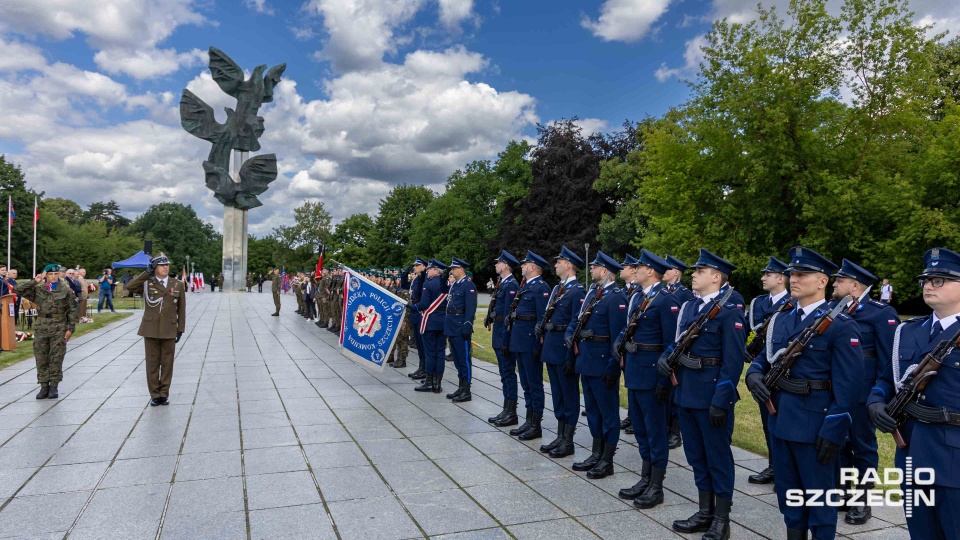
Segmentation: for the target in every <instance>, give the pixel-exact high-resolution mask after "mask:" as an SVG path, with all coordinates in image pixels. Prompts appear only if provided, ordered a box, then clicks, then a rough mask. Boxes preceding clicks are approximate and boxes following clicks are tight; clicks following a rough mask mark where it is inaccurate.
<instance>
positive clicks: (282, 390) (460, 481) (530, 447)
mask: <svg viewBox="0 0 960 540" xmlns="http://www.w3.org/2000/svg"><path fill="white" fill-rule="evenodd" d="M283 304H284V306H285V307H284V308H283V310H282V311H281V316H280V317H271V316H270V313H271V312H272V311H273V309H272V300H271V298H270V295H269V294H257V293H253V294H244V293H232V294H231V293H227V294H214V293H202V294H191V295H189V296H188V316H187V320H188V322H187V331H186V333H185V335H184V338H183V339H182V340H181V342H180V343H179V344H178V346H177V358H176V364H175V371H174V377H173V384H172V387H171V394H170V401H171V404H170V405H169V406H165V407H149V406H148V403H147V402H148V400H149V396H148V394H147V392H146V388H145V385H144V379H145V376H144V371H143V370H144V367H143V344H142V342H141V339H140V338H139V337H137V336H136V329H137V327H138V324H139V316H140V314H139V313H137V314H135V316H134V317H130V318H128V319H125V320H124V321H120V322H118V323H116V324H115V325H113V326H109V327H107V328H104V329H100V330H97V331H94V332H91V333H89V334H85V335H84V336H81V337H79V338H76V339H74V340H72V341H71V342H70V343H69V347H68V353H67V357H66V361H65V363H64V381H63V383H61V385H60V393H61V398H60V399H59V400H56V401H54V400H43V401H37V400H35V399H34V398H33V395H34V393H35V392H36V384H35V371H34V368H33V361H32V360H28V361H25V362H21V363H18V364H15V365H13V366H9V367H7V368H5V369H3V370H0V538H32V539H35V538H58V539H65V538H70V539H78V538H79V539H85V538H96V539H110V538H118V539H121V538H122V539H125V540H126V539H136V538H150V539H157V538H160V539H167V538H170V539H200V538H216V539H233V538H238V539H242V538H246V539H249V540H252V539H259V538H318V539H334V538H338V539H360V540H375V539H388V540H403V539H407V538H425V537H430V538H451V539H463V540H485V539H502V538H521V539H528V538H529V539H538V538H616V539H623V538H684V536H682V535H677V534H675V533H673V532H672V531H671V530H670V523H671V522H672V521H673V520H674V519H678V518H685V517H687V516H688V515H689V514H691V513H692V512H693V511H695V510H696V504H695V502H694V499H695V497H696V488H695V486H694V484H693V473H692V471H691V470H690V468H689V466H688V465H687V463H686V460H685V459H684V456H683V451H682V449H679V450H673V451H671V453H670V467H669V471H668V473H667V476H666V481H665V484H664V486H665V488H666V489H665V502H664V504H663V505H661V506H659V507H657V508H655V509H652V510H647V511H637V510H635V509H634V508H633V507H632V506H631V505H630V504H629V503H628V502H624V501H621V500H620V499H618V498H617V495H616V494H617V491H618V490H619V489H620V488H622V487H626V486H629V485H632V484H633V483H634V482H636V481H637V479H638V475H637V471H638V469H639V468H640V459H639V457H638V454H637V451H636V443H635V441H634V440H633V439H632V437H631V436H626V435H624V436H623V437H622V438H621V446H620V450H619V451H618V453H617V456H616V458H615V462H616V463H615V470H616V473H615V474H614V475H613V476H612V477H609V478H606V479H603V480H599V481H592V480H588V479H586V477H585V475H584V473H576V472H574V471H572V469H571V466H572V464H573V462H574V461H575V460H579V459H583V458H584V457H585V456H586V455H587V454H589V450H588V448H586V446H587V445H589V444H590V436H589V433H588V431H587V428H586V425H585V420H582V421H581V423H580V426H579V429H578V432H577V435H576V437H575V441H576V442H577V444H578V448H577V452H576V455H575V456H573V457H568V458H563V459H558V460H553V459H550V458H549V457H547V456H545V455H543V454H541V453H540V452H538V451H537V449H538V447H539V446H540V444H542V443H543V442H544V440H550V439H552V438H553V436H554V433H553V430H554V428H555V422H554V420H553V418H552V414H551V413H550V411H549V408H550V404H551V400H550V399H549V398H548V399H547V400H546V402H547V408H548V411H547V414H545V418H546V419H545V421H544V424H545V425H544V440H535V441H529V442H526V443H525V442H521V441H517V440H516V439H514V438H512V437H510V436H508V435H507V434H506V430H500V429H496V428H494V427H492V426H490V425H489V424H488V423H487V422H486V418H487V417H488V416H491V415H493V414H496V413H497V412H498V411H499V410H500V403H501V393H500V388H499V384H500V381H499V379H500V377H499V374H498V373H497V368H496V366H493V365H490V364H486V363H484V362H480V361H476V362H475V363H474V385H473V396H474V399H473V401H471V402H469V403H464V404H453V403H451V402H450V401H448V400H446V399H444V397H443V395H434V394H425V393H417V392H413V387H414V383H413V382H411V381H410V379H409V378H407V377H406V374H407V373H409V372H410V371H412V369H413V368H412V367H410V368H407V369H402V370H394V369H391V368H387V369H386V370H385V371H384V373H375V372H372V371H370V370H368V369H366V368H364V367H361V366H359V365H357V364H356V363H354V362H352V361H350V360H348V359H347V358H345V357H343V356H342V355H341V354H340V353H339V352H338V349H337V343H336V341H337V338H336V336H334V335H333V334H331V333H329V332H326V331H324V330H320V329H318V328H317V327H316V326H314V325H313V324H310V323H309V322H308V321H305V320H303V319H302V318H301V317H299V316H297V315H295V314H293V313H292V312H291V311H292V310H291V308H290V307H289V306H291V305H293V304H294V301H293V298H292V296H287V295H285V296H284V297H283ZM409 362H410V364H415V363H416V362H415V353H414V354H412V355H411V357H410V361H409ZM445 376H446V380H445V383H446V384H445V386H446V387H447V388H445V392H447V391H449V390H452V389H453V388H454V387H455V379H456V372H455V370H454V369H453V367H452V365H451V364H448V365H447V370H446V374H445ZM546 392H547V393H548V394H549V392H550V388H549V385H546ZM625 414H626V413H625V411H621V415H623V416H625ZM734 456H735V459H736V462H737V477H736V478H737V479H736V490H737V491H736V495H735V498H734V509H733V513H732V516H731V517H732V519H733V522H734V523H733V527H732V529H733V538H781V537H783V534H784V526H783V521H782V519H781V517H780V514H779V512H778V511H777V508H776V497H775V496H774V494H773V489H772V487H771V486H754V485H751V484H749V483H747V482H746V476H747V475H748V474H750V473H752V472H755V471H757V470H759V469H761V468H762V467H764V466H765V464H766V460H765V459H763V458H761V457H760V456H757V455H754V454H751V453H750V452H746V451H743V450H739V449H736V450H735V454H734ZM875 516H876V517H875V518H874V519H873V520H871V521H870V523H869V525H867V526H865V527H852V526H848V525H846V524H843V523H842V522H841V523H840V527H839V532H840V536H841V537H844V538H857V539H861V538H862V539H868V538H869V539H873V538H878V539H880V538H882V539H890V540H897V539H903V538H907V537H908V534H907V531H906V529H905V528H904V527H903V524H904V519H903V514H902V511H900V509H896V508H878V509H876V510H875ZM696 537H699V535H689V536H686V538H696Z"/></svg>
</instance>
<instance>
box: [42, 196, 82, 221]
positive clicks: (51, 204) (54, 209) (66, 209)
mask: <svg viewBox="0 0 960 540" xmlns="http://www.w3.org/2000/svg"><path fill="white" fill-rule="evenodd" d="M40 213H41V214H42V215H43V216H47V215H48V214H53V215H55V216H57V217H58V218H60V219H62V220H63V221H65V222H67V223H69V224H71V225H80V224H81V223H83V222H84V218H83V208H81V207H80V205H79V204H77V203H75V202H73V201H71V200H70V199H61V198H59V197H54V198H51V199H44V200H43V201H41V202H40Z"/></svg>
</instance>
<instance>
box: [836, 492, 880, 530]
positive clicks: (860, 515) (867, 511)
mask: <svg viewBox="0 0 960 540" xmlns="http://www.w3.org/2000/svg"><path fill="white" fill-rule="evenodd" d="M860 489H863V490H866V489H873V483H872V482H867V483H865V484H863V485H861V486H860ZM866 498H867V494H866V493H864V494H863V497H861V503H860V504H858V505H857V506H853V507H851V508H850V510H847V515H845V516H843V521H845V522H847V523H849V524H850V525H863V524H864V523H866V522H867V521H869V520H870V518H871V517H872V516H873V510H872V509H871V508H870V505H868V504H866V502H865V501H866Z"/></svg>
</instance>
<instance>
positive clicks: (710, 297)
mask: <svg viewBox="0 0 960 540" xmlns="http://www.w3.org/2000/svg"><path fill="white" fill-rule="evenodd" d="M718 296H720V291H717V292H712V293H710V294H708V295H706V296H701V297H700V300H703V304H702V305H701V306H700V309H703V306H705V305H707V302H710V301H711V300H713V299H714V298H716V297H718Z"/></svg>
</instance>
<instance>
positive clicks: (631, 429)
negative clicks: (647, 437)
mask: <svg viewBox="0 0 960 540" xmlns="http://www.w3.org/2000/svg"><path fill="white" fill-rule="evenodd" d="M623 432H624V433H626V434H627V435H633V424H630V425H629V426H627V427H626V428H624V429H623Z"/></svg>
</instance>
